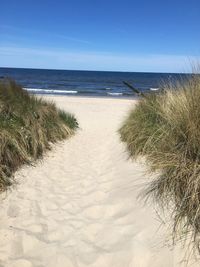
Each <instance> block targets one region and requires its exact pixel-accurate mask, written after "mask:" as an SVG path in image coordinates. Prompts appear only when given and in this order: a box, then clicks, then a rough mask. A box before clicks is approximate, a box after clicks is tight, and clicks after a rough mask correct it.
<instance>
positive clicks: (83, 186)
mask: <svg viewBox="0 0 200 267" xmlns="http://www.w3.org/2000/svg"><path fill="white" fill-rule="evenodd" d="M48 98H49V99H53V100H54V101H56V103H57V105H58V106H59V107H61V108H64V109H65V108H66V109H67V110H69V111H71V112H74V113H75V114H76V116H77V118H78V120H79V123H80V127H81V129H80V130H79V131H78V133H77V134H76V136H74V137H73V138H71V139H70V140H67V141H66V142H63V143H60V144H58V145H56V146H54V147H53V150H52V151H51V152H49V153H48V154H47V155H46V157H45V159H44V160H43V161H42V162H38V163H37V164H36V166H34V167H24V168H23V169H22V170H20V171H19V172H18V173H17V174H16V180H17V181H19V183H18V185H17V186H16V187H15V188H14V190H12V192H9V193H8V194H7V196H6V198H4V197H5V195H2V196H1V198H2V199H3V198H4V199H3V200H1V204H0V205H1V207H0V240H1V241H0V267H47V266H48V267H72V266H73V267H86V266H90V267H150V266H151V267H152V266H153V267H172V266H184V263H181V262H180V261H181V260H182V256H183V251H182V252H181V249H180V248H172V247H171V246H170V242H169V241H168V240H169V238H170V236H169V232H168V231H167V227H166V226H162V227H161V226H160V222H159V220H158V217H157V215H156V212H155V211H154V209H153V208H152V207H150V206H145V205H144V203H143V202H142V201H139V200H138V199H137V196H138V193H139V192H140V191H141V188H142V187H143V186H144V183H145V182H147V181H148V177H147V176H145V175H144V172H145V168H144V167H143V166H142V165H140V164H139V163H133V162H131V161H129V160H127V154H126V152H125V147H124V146H123V144H121V143H120V142H119V136H118V134H117V132H116V130H117V129H118V127H119V125H120V123H121V121H122V120H123V118H124V116H125V115H126V112H127V111H128V109H129V108H130V106H131V105H133V103H134V101H133V100H120V99H115V100H114V99H100V98H99V99H95V98H79V97H53V98H51V97H48ZM192 266H195V265H192ZM196 266H198V265H196Z"/></svg>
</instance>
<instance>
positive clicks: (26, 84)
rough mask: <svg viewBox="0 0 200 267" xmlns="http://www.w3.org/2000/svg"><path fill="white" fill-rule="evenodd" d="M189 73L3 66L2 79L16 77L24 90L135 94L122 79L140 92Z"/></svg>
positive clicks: (116, 94)
mask: <svg viewBox="0 0 200 267" xmlns="http://www.w3.org/2000/svg"><path fill="white" fill-rule="evenodd" d="M186 76H187V75H186V74H174V73H143V72H108V71H74V70H46V69H18V68H0V78H4V77H9V78H12V79H14V80H16V81H17V82H18V83H19V84H21V85H22V87H23V88H24V89H25V90H28V91H29V92H31V93H36V94H38V93H39V94H56V95H81V96H107V97H133V96H134V93H133V92H132V91H131V89H129V88H128V87H127V86H125V85H124V84H123V81H127V82H129V83H131V84H132V85H133V86H135V87H136V88H138V89H140V90H141V91H144V92H147V91H152V92H153V91H157V90H158V88H160V86H161V85H162V83H163V82H166V81H170V82H175V81H176V80H179V79H184V78H185V77H186Z"/></svg>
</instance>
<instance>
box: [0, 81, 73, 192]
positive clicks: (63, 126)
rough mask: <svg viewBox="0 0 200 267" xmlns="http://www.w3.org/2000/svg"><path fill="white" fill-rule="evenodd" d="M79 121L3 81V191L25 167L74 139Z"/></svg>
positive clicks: (0, 119)
mask: <svg viewBox="0 0 200 267" xmlns="http://www.w3.org/2000/svg"><path fill="white" fill-rule="evenodd" d="M77 127H78V123H77V121H76V119H75V117H74V116H73V115H71V114H69V113H66V112H64V111H61V110H58V109H57V108H56V106H55V104H54V103H50V102H47V101H45V100H43V99H41V98H38V97H36V96H34V95H29V94H28V93H27V92H26V91H24V90H23V89H22V88H21V86H19V85H17V84H16V83H15V82H14V81H11V80H1V81H0V191H4V190H5V189H6V188H7V187H8V186H10V185H11V184H12V181H13V174H14V172H15V171H16V170H17V169H18V168H19V167H20V166H21V165H22V164H24V163H30V162H32V161H33V160H36V159H37V158H41V157H42V155H43V153H44V151H45V150H47V149H50V144H51V143H54V142H56V141H58V140H63V139H65V138H67V137H70V136H71V135H72V134H73V133H74V132H75V130H76V128H77Z"/></svg>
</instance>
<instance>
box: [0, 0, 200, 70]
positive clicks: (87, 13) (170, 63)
mask: <svg viewBox="0 0 200 267" xmlns="http://www.w3.org/2000/svg"><path fill="white" fill-rule="evenodd" d="M199 59H200V1H199V0H165V1H162V0H132V1H131V0H130V1H129V0H124V1H123V0H57V1H56V0H54V1H51V0H48V1H46V0H40V1H39V0H32V1H30V0H18V1H17V0H9V1H8V0H2V1H1V16H0V66H2V67H3V66H4V67H29V68H31V67H32V68H52V69H78V70H119V71H152V72H184V71H188V68H189V67H188V66H189V65H190V64H189V63H190V61H193V60H195V61H197V60H199Z"/></svg>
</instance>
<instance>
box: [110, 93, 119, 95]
mask: <svg viewBox="0 0 200 267" xmlns="http://www.w3.org/2000/svg"><path fill="white" fill-rule="evenodd" d="M107 94H108V95H123V93H107Z"/></svg>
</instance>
